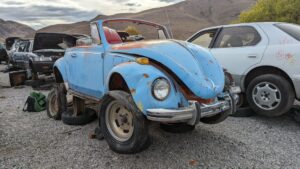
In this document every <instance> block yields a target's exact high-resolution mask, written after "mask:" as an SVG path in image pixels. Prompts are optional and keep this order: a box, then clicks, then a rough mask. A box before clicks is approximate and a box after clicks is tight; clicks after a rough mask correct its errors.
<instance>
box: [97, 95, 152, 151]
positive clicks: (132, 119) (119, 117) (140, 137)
mask: <svg viewBox="0 0 300 169" xmlns="http://www.w3.org/2000/svg"><path fill="white" fill-rule="evenodd" d="M99 122H100V126H101V130H102V133H103V136H104V138H105V140H106V141H107V143H108V145H109V147H110V148H111V149H112V150H113V151H115V152H117V153H121V154H132V153H137V152H140V151H142V150H144V149H145V148H146V147H147V146H148V145H149V144H148V143H149V134H148V123H147V120H146V118H145V117H144V115H143V113H142V112H141V111H140V110H139V109H138V108H137V106H136V105H135V103H134V101H133V100H132V97H131V95H130V94H128V93H126V92H123V91H111V92H110V93H109V95H107V96H105V97H104V98H103V102H102V105H101V109H100V119H99Z"/></svg>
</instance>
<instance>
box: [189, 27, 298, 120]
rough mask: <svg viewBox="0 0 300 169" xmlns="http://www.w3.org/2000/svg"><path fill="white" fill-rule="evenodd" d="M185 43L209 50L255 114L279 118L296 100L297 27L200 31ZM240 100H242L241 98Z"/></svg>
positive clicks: (229, 28) (208, 29)
mask: <svg viewBox="0 0 300 169" xmlns="http://www.w3.org/2000/svg"><path fill="white" fill-rule="evenodd" d="M187 41H189V42H192V43H194V44H197V45H200V46H202V47H205V48H209V50H210V51H211V53H212V54H213V55H214V56H215V57H216V58H217V60H218V61H219V62H220V63H221V65H222V66H223V67H224V68H225V69H227V70H228V72H230V73H231V74H232V75H233V78H234V81H235V82H236V85H240V87H241V89H242V92H243V93H244V94H246V98H247V101H248V103H249V105H250V106H251V108H252V109H253V110H254V111H255V112H256V113H258V114H261V115H266V116H279V115H282V114H284V113H285V112H287V111H288V110H289V109H290V108H291V106H292V105H293V103H294V101H295V98H296V99H298V100H299V99H300V26H299V25H294V24H289V23H278V22H266V23H265V22H264V23H243V24H234V25H225V26H217V27H211V28H207V29H203V30H201V31H199V32H198V33H196V34H194V35H193V36H192V37H190V38H189V39H188V40H187ZM241 98H242V97H241Z"/></svg>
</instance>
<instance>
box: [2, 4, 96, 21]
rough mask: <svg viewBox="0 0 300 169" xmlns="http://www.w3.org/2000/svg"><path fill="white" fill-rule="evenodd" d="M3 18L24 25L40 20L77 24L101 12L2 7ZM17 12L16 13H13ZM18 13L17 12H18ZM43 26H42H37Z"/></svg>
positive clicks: (52, 7)
mask: <svg viewBox="0 0 300 169" xmlns="http://www.w3.org/2000/svg"><path fill="white" fill-rule="evenodd" d="M0 11H1V17H4V18H5V19H10V20H16V21H21V22H23V23H26V22H30V23H34V22H35V21H36V22H38V21H40V20H56V21H59V20H61V21H65V22H76V21H81V20H89V19H91V18H93V17H94V16H96V15H98V14H101V12H98V11H95V10H91V11H86V10H82V9H77V8H72V7H56V6H43V5H32V6H26V7H22V6H12V7H9V6H7V7H2V6H0ZM12 11H15V12H12ZM16 11H17V12H16ZM37 26H42V25H37Z"/></svg>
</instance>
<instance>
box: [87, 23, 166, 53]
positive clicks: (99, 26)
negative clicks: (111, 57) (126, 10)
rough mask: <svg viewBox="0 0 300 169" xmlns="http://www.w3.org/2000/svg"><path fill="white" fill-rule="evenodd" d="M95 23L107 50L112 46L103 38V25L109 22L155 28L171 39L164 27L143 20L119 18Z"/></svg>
mask: <svg viewBox="0 0 300 169" xmlns="http://www.w3.org/2000/svg"><path fill="white" fill-rule="evenodd" d="M95 22H96V23H97V24H98V29H99V35H100V39H101V42H102V44H103V46H104V48H105V49H108V48H110V46H111V45H113V44H110V43H108V42H107V39H106V36H105V33H104V29H103V27H104V25H105V24H107V23H109V22H132V23H139V24H144V25H148V26H152V27H155V28H157V30H159V29H161V30H163V32H164V34H165V36H166V39H171V38H172V37H171V36H170V33H169V31H168V29H167V28H166V27H165V26H163V25H160V24H157V23H154V22H149V21H145V20H138V19H122V18H121V19H106V20H98V21H95ZM95 22H92V23H91V24H93V23H95ZM128 43H131V42H128Z"/></svg>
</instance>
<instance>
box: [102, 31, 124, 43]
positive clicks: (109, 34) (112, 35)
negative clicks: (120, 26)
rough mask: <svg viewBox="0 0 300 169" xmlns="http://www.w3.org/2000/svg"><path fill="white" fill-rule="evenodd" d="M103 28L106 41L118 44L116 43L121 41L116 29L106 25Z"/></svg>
mask: <svg viewBox="0 0 300 169" xmlns="http://www.w3.org/2000/svg"><path fill="white" fill-rule="evenodd" d="M103 29H104V34H105V37H106V40H107V42H108V43H110V44H118V43H122V42H123V41H122V39H121V37H120V36H119V34H118V32H117V31H116V30H114V29H111V28H108V27H103Z"/></svg>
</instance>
